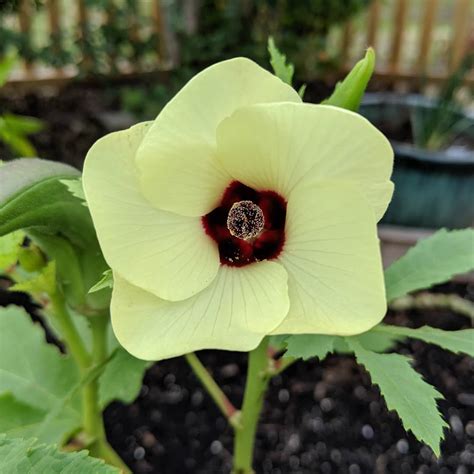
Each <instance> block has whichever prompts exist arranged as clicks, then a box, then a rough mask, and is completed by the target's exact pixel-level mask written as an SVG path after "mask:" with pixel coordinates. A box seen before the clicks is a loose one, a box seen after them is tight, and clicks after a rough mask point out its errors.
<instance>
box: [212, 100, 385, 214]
mask: <svg viewBox="0 0 474 474" xmlns="http://www.w3.org/2000/svg"><path fill="white" fill-rule="evenodd" d="M217 137H218V138H217V142H218V158H219V161H220V162H221V163H222V165H223V167H224V168H225V169H226V170H227V171H228V172H229V174H231V175H232V176H233V177H234V178H235V179H236V180H238V181H241V182H242V183H244V184H246V185H247V186H250V187H253V188H256V189H258V190H262V189H271V190H274V191H277V192H279V193H280V194H282V195H283V196H285V197H286V196H289V194H290V192H291V191H292V190H293V189H294V188H295V186H297V185H298V184H304V183H305V182H308V181H315V180H328V179H329V180H333V179H334V180H336V179H342V180H351V181H354V182H356V183H358V184H359V185H360V186H361V189H362V190H363V191H364V193H365V194H366V196H367V198H368V199H369V201H370V203H371V204H372V206H373V208H374V212H375V216H376V219H377V220H379V219H380V218H381V217H382V215H383V213H384V212H385V210H386V208H387V206H388V203H389V202H390V198H391V195H392V190H393V185H392V183H391V182H390V181H389V179H390V175H391V172H392V165H393V151H392V148H391V146H390V144H389V142H388V140H387V139H386V138H385V137H384V136H383V135H382V133H380V132H379V131H378V130H377V129H376V128H375V127H374V126H373V125H371V124H370V123H369V122H368V121H367V120H366V119H365V118H363V117H361V116H360V115H358V114H355V113H353V112H349V111H347V110H344V109H340V108H337V107H331V106H324V105H313V104H291V103H286V104H263V105H255V106H250V107H245V108H242V109H239V110H237V111H236V112H235V113H234V114H233V115H232V116H231V117H230V118H228V119H226V120H224V121H223V122H222V124H221V125H220V126H219V128H218V131H217Z"/></svg>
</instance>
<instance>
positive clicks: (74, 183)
mask: <svg viewBox="0 0 474 474" xmlns="http://www.w3.org/2000/svg"><path fill="white" fill-rule="evenodd" d="M60 181H61V183H63V184H64V186H66V188H67V189H68V190H69V192H70V193H71V194H72V195H73V196H74V197H77V199H79V200H80V201H82V204H83V205H84V206H86V207H87V201H86V195H85V194H84V188H83V187H82V178H77V179H61V180H60Z"/></svg>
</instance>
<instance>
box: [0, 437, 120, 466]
mask: <svg viewBox="0 0 474 474" xmlns="http://www.w3.org/2000/svg"><path fill="white" fill-rule="evenodd" d="M0 472H3V473H5V474H6V473H8V474H45V473H47V474H84V473H93V474H119V472H120V471H119V470H118V469H117V468H115V467H112V466H109V465H107V464H105V463H104V461H102V460H101V459H96V458H92V457H89V456H88V452H87V451H79V452H69V453H65V452H61V451H59V450H58V448H57V447H56V446H50V445H45V444H39V443H38V441H37V440H36V439H34V438H32V439H18V438H8V437H6V436H5V435H4V434H0Z"/></svg>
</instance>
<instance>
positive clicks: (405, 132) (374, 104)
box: [359, 93, 474, 229]
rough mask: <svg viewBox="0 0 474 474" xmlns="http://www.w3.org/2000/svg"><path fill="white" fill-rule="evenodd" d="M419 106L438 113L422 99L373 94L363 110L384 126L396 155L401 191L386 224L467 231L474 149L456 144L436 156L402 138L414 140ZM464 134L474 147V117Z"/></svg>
mask: <svg viewBox="0 0 474 474" xmlns="http://www.w3.org/2000/svg"><path fill="white" fill-rule="evenodd" d="M415 108H423V109H425V110H426V109H431V110H433V109H434V104H433V102H432V101H430V100H429V99H426V98H424V97H422V96H418V95H406V96H402V95H399V94H393V93H377V94H367V95H366V97H365V98H364V101H363V103H362V105H361V107H360V110H359V112H360V113H361V114H362V115H363V116H365V117H366V118H367V119H368V120H370V121H371V122H372V123H373V124H374V125H376V126H377V127H378V128H380V129H381V130H382V131H383V132H384V133H385V134H386V135H387V136H388V138H389V139H390V141H391V143H392V146H393V148H394V151H395V167H394V172H393V178H392V179H393V181H394V183H395V192H394V196H393V200H392V202H391V204H390V207H389V209H388V211H387V213H386V215H385V216H384V218H383V220H382V222H383V223H386V224H391V225H401V226H409V227H424V228H439V227H447V228H453V229H454V228H464V227H469V226H472V225H474V151H473V150H472V148H469V147H467V146H452V147H450V148H448V149H446V150H443V151H436V152H432V151H429V150H425V149H421V148H418V147H416V146H414V145H411V144H409V143H405V142H402V141H401V140H406V139H409V137H410V136H411V128H410V119H409V118H410V113H412V111H413V109H415ZM464 117H465V118H466V119H468V120H470V121H472V125H471V126H470V127H469V128H468V129H467V130H465V131H464V137H462V136H461V138H464V139H465V142H467V143H471V144H472V143H474V117H473V116H471V115H468V114H467V113H466V114H465V116H464Z"/></svg>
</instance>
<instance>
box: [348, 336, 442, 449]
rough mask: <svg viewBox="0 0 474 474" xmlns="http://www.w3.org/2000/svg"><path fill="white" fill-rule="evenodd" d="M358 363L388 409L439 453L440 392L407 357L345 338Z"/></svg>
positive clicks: (408, 429) (440, 423) (440, 424)
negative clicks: (377, 389)
mask: <svg viewBox="0 0 474 474" xmlns="http://www.w3.org/2000/svg"><path fill="white" fill-rule="evenodd" d="M347 343H348V345H349V347H350V348H351V349H352V350H353V351H354V353H355V356H356V359H357V362H358V363H359V364H361V365H363V366H364V367H365V369H366V370H367V371H368V372H369V374H370V378H371V380H372V383H373V384H375V385H377V386H378V387H379V388H380V392H381V394H382V395H383V397H384V398H385V402H386V404H387V407H388V409H389V410H395V411H396V412H397V414H398V416H399V417H400V419H401V421H402V423H403V426H404V428H405V429H406V430H407V431H411V432H412V433H413V434H414V435H415V436H416V438H418V439H419V440H420V441H423V442H424V443H426V444H427V445H428V446H430V448H431V449H432V450H433V451H434V453H435V454H436V455H437V456H439V454H440V442H441V440H442V439H443V437H444V435H443V429H444V428H445V427H447V426H448V425H447V424H446V422H445V421H444V420H443V418H442V417H441V415H440V413H439V411H438V408H437V405H436V400H437V399H439V398H442V395H441V394H440V393H439V392H438V391H437V390H435V388H434V387H432V386H431V385H429V384H428V383H426V382H425V381H424V380H423V379H422V378H421V376H420V375H419V374H418V373H417V372H416V371H415V370H414V369H413V368H412V367H411V365H410V359H409V358H408V357H405V356H402V355H399V354H377V353H375V352H372V351H368V350H366V349H364V348H363V347H362V346H361V345H360V344H358V343H357V342H355V341H353V340H351V339H348V340H347Z"/></svg>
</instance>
